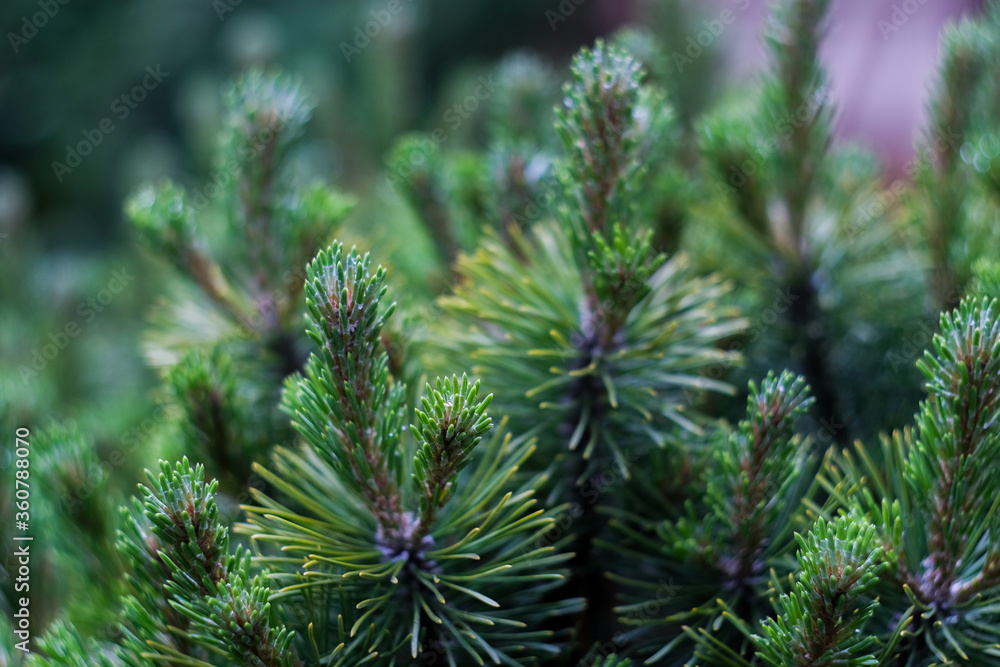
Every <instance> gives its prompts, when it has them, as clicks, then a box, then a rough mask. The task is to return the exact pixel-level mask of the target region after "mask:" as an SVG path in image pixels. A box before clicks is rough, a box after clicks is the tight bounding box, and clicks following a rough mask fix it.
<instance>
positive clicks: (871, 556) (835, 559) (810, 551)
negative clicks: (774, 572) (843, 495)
mask: <svg viewBox="0 0 1000 667" xmlns="http://www.w3.org/2000/svg"><path fill="white" fill-rule="evenodd" d="M795 539H796V541H797V542H798V544H799V551H798V553H797V554H796V557H797V559H798V563H799V572H798V574H797V575H796V577H795V578H794V580H793V581H794V583H793V584H792V590H791V592H789V593H787V594H785V593H782V594H781V595H780V596H779V597H778V598H777V600H776V601H775V610H776V611H777V612H778V616H777V618H768V619H767V620H765V621H764V623H763V630H764V634H763V635H754V636H753V641H754V644H755V645H756V646H757V648H758V650H759V653H758V655H760V657H761V658H762V659H763V660H764V661H765V662H766V663H767V664H768V665H772V667H862V666H866V665H867V666H875V665H878V664H879V663H878V660H877V659H876V658H875V656H873V655H871V648H872V647H873V645H874V644H875V637H873V636H872V635H868V634H863V630H864V626H865V624H866V623H867V622H868V621H869V620H870V619H871V617H872V616H873V615H874V613H875V611H876V609H877V607H878V601H875V600H872V601H867V602H866V601H865V595H866V593H867V592H868V591H869V590H870V589H871V588H872V587H873V586H874V585H875V584H876V583H877V581H878V575H879V572H881V571H882V570H883V569H884V568H885V567H886V565H885V563H883V562H881V560H880V559H881V549H880V548H879V547H877V546H873V545H872V542H873V541H874V540H875V527H874V526H872V525H870V524H867V523H866V522H864V521H863V520H861V519H859V518H858V517H856V516H850V515H846V516H841V517H839V518H837V519H836V520H834V521H831V522H829V523H827V522H826V521H824V520H823V519H822V518H821V519H819V520H818V521H817V522H816V524H815V525H814V526H813V527H812V530H810V531H809V533H808V534H807V535H805V536H802V535H800V534H798V533H796V534H795ZM789 580H790V581H792V577H791V576H789ZM775 586H776V588H778V590H780V587H778V582H777V581H776V582H775Z"/></svg>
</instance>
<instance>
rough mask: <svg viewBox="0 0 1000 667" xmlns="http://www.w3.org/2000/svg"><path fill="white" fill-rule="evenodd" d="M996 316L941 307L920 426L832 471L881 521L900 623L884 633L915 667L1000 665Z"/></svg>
mask: <svg viewBox="0 0 1000 667" xmlns="http://www.w3.org/2000/svg"><path fill="white" fill-rule="evenodd" d="M998 313H1000V308H998V306H997V302H996V301H995V300H992V299H988V298H967V299H965V300H963V302H962V303H961V305H960V306H959V307H958V309H957V310H955V311H953V312H952V313H945V314H942V316H941V323H940V326H941V333H940V334H938V335H936V336H935V337H934V350H933V352H930V351H928V352H925V353H924V358H923V359H922V360H921V361H920V362H919V367H920V370H921V372H922V373H923V374H924V376H925V377H926V378H927V389H928V392H929V395H928V398H927V399H926V400H925V401H924V402H923V403H921V405H920V412H919V413H918V414H917V416H916V426H915V429H914V430H909V429H907V430H906V431H902V432H900V431H896V432H894V433H893V434H892V436H891V437H890V436H883V437H882V448H881V452H872V453H871V454H869V453H868V452H866V451H865V449H864V448H863V447H861V446H860V445H859V447H858V450H857V453H856V456H855V455H853V454H850V453H846V452H845V455H844V457H843V458H842V459H841V460H840V461H839V462H838V463H837V465H836V468H833V469H831V474H832V478H833V479H834V480H838V481H839V480H841V479H842V480H843V481H839V483H837V484H836V486H832V482H831V483H830V485H829V486H830V491H831V493H832V494H833V496H834V498H836V499H837V500H838V501H839V502H840V503H842V504H844V505H845V506H857V507H861V508H863V509H865V510H866V511H867V512H868V515H869V516H870V517H871V520H872V521H873V522H874V523H875V526H876V528H877V535H878V539H879V540H880V541H881V542H882V544H883V549H884V551H885V559H886V561H887V563H888V565H889V568H888V569H887V571H886V574H885V576H884V577H882V581H881V582H880V585H879V592H880V594H881V595H882V597H883V599H884V602H883V606H884V607H888V611H890V612H892V613H894V614H895V615H896V617H897V618H902V620H901V621H900V622H899V623H898V625H897V624H896V623H895V622H890V623H887V624H884V625H883V626H882V627H881V633H880V634H881V635H882V636H883V637H884V641H885V642H886V645H887V646H888V647H890V648H891V647H895V651H896V652H897V653H898V655H899V656H900V658H899V659H900V660H904V661H907V664H925V663H926V662H927V661H933V660H935V659H936V660H939V661H942V662H946V661H948V660H957V659H961V660H963V661H964V662H965V663H968V664H972V665H988V664H993V663H994V662H995V661H996V657H997V651H998V650H997V648H996V646H997V644H998V642H1000V615H998V613H1000V612H998V609H1000V607H998V604H1000V598H998V595H1000V546H998V545H1000V542H998V540H997V535H998V534H1000V532H998V531H1000V523H998V514H997V502H998V501H997V497H998V496H997V493H996V489H997V488H998V486H1000V473H998V472H997V469H996V467H995V466H992V465H987V464H985V463H986V462H988V461H994V460H996V456H998V454H1000V452H998V451H997V450H998V447H1000V444H998V443H1000V439H998V437H997V435H996V433H995V429H994V428H993V424H994V422H995V420H996V417H997V412H998V406H997V404H996V402H997V396H998V392H997V390H998V388H1000V387H998V379H1000V373H998V365H1000V321H998ZM879 454H880V456H879V458H878V459H873V458H871V457H872V455H879ZM876 460H881V461H882V463H881V464H877V463H875V461H876ZM885 655H887V656H888V655H891V653H890V652H889V651H888V650H887V651H886V653H885Z"/></svg>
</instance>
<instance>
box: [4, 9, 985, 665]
mask: <svg viewBox="0 0 1000 667" xmlns="http://www.w3.org/2000/svg"><path fill="white" fill-rule="evenodd" d="M829 4H830V3H829V2H828V0H783V2H781V3H780V4H779V6H777V7H776V8H775V10H774V12H773V15H772V17H771V20H770V22H769V24H768V29H767V33H766V44H767V47H768V50H769V54H770V68H769V69H768V71H767V72H766V74H765V75H764V76H763V77H762V79H761V80H760V81H759V82H758V83H757V85H756V86H755V87H753V88H752V89H751V90H750V91H749V93H747V94H745V95H743V96H742V98H741V99H740V100H738V101H737V102H734V103H729V102H725V103H723V104H721V105H719V106H718V107H716V108H714V109H711V110H709V111H708V113H706V114H705V115H704V116H703V117H702V118H700V119H695V118H694V117H693V113H692V110H691V107H690V100H683V101H679V102H680V104H679V105H678V106H679V107H683V108H684V109H685V117H684V118H682V119H679V118H678V117H677V116H676V115H675V112H674V105H675V103H677V102H678V101H676V100H672V99H671V97H670V94H668V93H667V92H666V91H667V90H669V91H677V90H680V87H679V85H680V84H679V83H678V82H676V81H674V82H669V81H665V80H666V79H669V77H670V74H669V71H670V69H669V68H667V67H664V65H663V63H664V62H667V61H669V56H667V55H666V53H667V50H668V46H669V45H660V44H657V43H656V41H655V39H654V37H652V36H651V34H650V33H648V32H638V31H635V30H630V31H626V32H624V33H622V34H620V35H618V36H616V37H615V38H614V39H612V40H609V41H608V42H603V41H598V42H597V43H595V45H594V46H593V48H585V49H583V50H581V51H580V52H579V53H578V54H577V55H576V57H575V58H574V59H573V61H572V63H571V65H570V70H569V75H568V81H567V83H566V84H565V86H564V88H563V90H562V95H561V97H559V96H555V97H553V96H552V94H551V92H550V91H551V90H552V86H551V82H552V81H553V80H554V79H555V77H557V76H558V75H557V74H556V73H555V70H554V69H552V68H550V67H548V66H547V65H544V64H543V63H541V61H540V60H539V59H538V58H537V57H535V56H531V55H528V54H517V55H515V56H512V57H510V58H508V59H506V60H505V61H503V62H502V63H501V65H500V67H499V70H498V72H497V74H498V78H499V80H500V81H501V82H502V84H501V85H500V86H499V87H498V90H497V93H496V95H495V96H494V97H493V98H492V99H491V100H490V111H489V114H488V116H487V122H486V123H485V125H484V128H485V130H486V132H485V137H486V143H485V145H484V146H482V147H480V149H478V150H465V149H464V148H463V149H461V150H456V149H454V148H452V146H453V145H454V142H452V143H449V144H444V143H442V142H441V141H440V140H439V139H436V138H435V136H434V134H433V133H431V134H420V133H415V134H410V135H408V136H405V137H402V138H401V139H400V140H399V141H398V142H397V144H396V145H395V147H394V148H393V149H392V150H391V151H390V152H389V154H388V156H387V165H388V171H387V173H386V177H387V179H388V180H389V184H390V186H391V188H392V190H394V191H395V193H396V195H397V196H398V198H397V199H396V200H394V203H393V204H391V206H397V209H393V210H398V206H399V205H400V204H405V205H406V206H408V207H410V209H411V211H410V213H411V214H412V218H413V219H415V220H417V221H418V222H419V223H420V224H422V225H423V227H424V229H425V231H426V233H427V234H426V235H427V238H428V239H429V240H430V244H429V245H428V250H429V252H428V253H427V256H426V257H424V256H416V255H419V252H418V251H416V250H413V249H409V248H406V247H403V246H402V245H396V246H395V247H387V248H385V249H384V250H385V255H386V256H388V257H386V260H385V261H386V263H388V264H389V265H390V266H391V267H392V270H388V269H386V268H384V267H383V266H381V265H378V264H377V263H376V262H375V261H373V259H372V256H371V255H369V254H366V253H364V252H361V251H359V250H357V249H356V248H355V249H350V250H348V249H347V246H345V244H344V243H343V242H342V241H334V242H332V244H330V241H331V235H332V234H333V233H334V232H336V233H337V235H338V236H339V237H340V238H353V237H354V236H355V231H356V230H352V229H350V227H349V226H342V225H341V223H342V221H343V219H344V218H345V216H346V215H347V213H348V211H349V209H350V208H351V200H350V198H348V197H346V196H344V195H341V194H339V193H337V192H336V191H335V190H333V189H331V188H329V187H328V186H326V185H322V184H311V183H309V182H308V179H307V178H306V177H304V176H303V175H302V174H301V173H300V172H299V171H298V169H297V167H296V164H295V159H294V157H295V156H294V146H295V140H296V139H297V138H298V137H299V136H300V134H301V132H302V130H303V126H304V124H305V122H306V120H307V119H308V116H309V112H310V109H311V106H310V104H309V103H308V101H307V98H306V97H305V96H304V95H303V93H302V92H301V90H300V89H299V86H298V85H297V84H296V83H295V82H294V81H293V80H291V79H289V78H288V77H286V76H284V75H280V74H277V73H273V72H272V73H265V72H250V73H247V74H246V75H244V76H243V77H241V78H240V79H238V80H237V81H236V83H235V84H234V85H233V86H232V87H231V90H230V91H229V94H228V98H227V99H228V105H229V106H228V109H229V110H228V112H227V116H226V121H225V125H224V130H223V133H222V135H223V138H222V141H221V146H220V152H219V156H220V158H219V160H220V161H219V165H220V169H219V170H217V171H216V172H215V180H214V182H213V183H212V185H213V186H214V188H209V187H207V186H206V187H202V188H194V189H186V188H183V187H181V186H179V185H177V184H174V183H163V184H161V185H159V186H156V187H146V188H143V189H141V190H140V191H138V192H137V193H136V194H135V195H134V196H132V197H131V198H130V199H129V201H128V203H127V205H126V211H127V213H128V216H129V217H130V219H131V220H132V221H133V223H134V224H135V225H136V228H137V229H138V230H139V232H140V234H141V236H142V237H143V238H144V239H146V241H147V242H148V246H149V247H150V249H151V250H153V251H154V253H156V254H158V255H160V256H161V257H162V258H164V259H166V260H168V261H169V263H171V264H172V265H173V267H174V268H175V269H176V270H177V274H178V276H179V277H182V278H183V282H180V283H178V285H177V286H175V287H173V288H172V289H173V290H174V291H173V292H172V293H171V295H170V298H169V299H167V300H166V301H164V307H163V308H161V309H160V310H159V311H158V313H157V314H156V315H155V317H154V327H153V331H152V333H151V335H150V337H149V343H148V353H149V357H150V360H151V361H152V362H153V363H154V364H155V365H157V366H159V367H161V368H162V369H163V376H162V379H163V383H162V388H161V389H160V397H161V399H162V401H163V403H164V404H165V405H167V406H168V407H169V414H170V415H171V419H170V424H169V425H168V426H167V427H165V428H164V429H163V431H162V432H161V433H160V434H159V435H158V437H157V441H158V442H159V443H161V444H162V443H164V442H169V443H172V444H170V445H169V446H166V445H164V446H161V447H160V449H159V451H153V452H151V454H154V455H155V454H160V455H161V456H163V457H164V460H161V461H160V464H159V472H158V473H156V474H154V473H151V472H148V473H147V478H148V482H147V483H145V484H142V485H140V487H139V490H138V495H137V497H135V498H133V499H132V501H131V503H126V504H125V505H124V506H123V507H121V508H120V512H119V518H118V521H117V523H115V521H114V520H113V517H112V513H111V512H110V511H109V510H110V508H111V507H112V506H114V505H116V504H118V503H119V499H118V498H117V497H116V496H115V494H114V493H113V491H112V490H111V489H109V488H108V487H106V486H100V487H98V488H97V489H95V491H96V492H95V493H91V494H87V496H86V497H83V496H82V494H81V493H80V492H79V490H80V489H81V488H83V487H84V485H88V484H90V481H89V476H90V475H91V470H92V469H93V468H94V467H95V466H97V467H98V468H99V467H100V466H99V464H98V461H99V459H98V457H97V456H96V451H97V449H96V447H95V444H94V443H93V442H92V440H91V439H90V438H89V436H88V435H87V434H86V433H84V432H83V431H82V430H81V429H80V428H78V427H75V426H72V425H58V424H54V425H52V426H50V427H49V428H47V429H45V430H44V431H43V432H41V433H39V434H38V438H36V439H35V441H34V444H33V446H35V447H36V448H37V451H38V452H39V456H38V457H36V458H35V459H33V463H32V465H33V466H35V468H33V471H34V473H36V474H37V478H38V481H39V487H40V489H41V492H40V493H41V498H43V499H44V500H43V501H42V503H40V507H39V509H38V514H37V518H38V521H39V525H40V526H44V528H45V530H46V534H48V535H51V536H52V537H51V540H50V543H49V545H48V546H47V547H46V548H45V549H46V550H45V551H44V552H42V551H41V550H39V552H38V553H44V559H45V560H44V562H45V565H44V566H45V568H46V570H45V571H46V573H49V572H52V573H55V572H59V573H62V574H63V575H64V576H66V575H69V576H70V577H72V580H70V581H69V582H68V583H67V584H66V588H65V590H66V592H67V595H68V596H69V597H71V598H72V602H71V603H70V604H69V605H67V608H66V609H64V610H62V613H58V612H57V610H56V607H57V606H58V605H57V604H56V603H55V601H52V600H46V601H45V605H46V607H45V608H46V612H45V613H46V614H48V616H49V617H50V618H46V621H48V620H52V621H53V622H52V623H51V624H49V626H48V630H47V631H46V632H45V633H44V635H41V636H39V637H38V638H37V646H38V648H39V649H40V651H39V652H38V653H37V654H35V655H32V656H30V657H29V658H28V659H27V664H29V665H39V666H41V665H74V666H76V665H81V666H82V665H94V664H96V665H105V666H109V667H111V666H119V665H126V666H129V667H138V666H140V665H148V664H176V665H192V666H194V665H200V666H205V665H217V666H220V667H221V666H228V665H259V666H272V665H273V666H279V665H280V666H287V667H297V666H298V665H340V666H344V667H348V666H353V665H357V664H370V665H386V666H389V665H433V664H449V665H466V664H504V665H512V666H518V665H553V666H554V665H597V666H598V667H627V666H629V665H634V664H640V663H641V664H650V665H677V666H678V667H679V666H681V665H699V666H701V667H714V666H717V665H718V666H723V665H725V666H727V667H734V666H738V667H757V666H760V665H769V666H771V667H820V666H822V667H834V666H842V667H861V666H865V667H900V666H905V667H931V666H935V665H971V666H977V667H978V666H980V665H982V666H986V665H992V664H994V663H995V662H996V660H997V659H998V657H1000V648H998V647H1000V546H998V545H1000V519H998V517H1000V512H998V505H1000V500H998V499H997V489H998V488H1000V468H998V467H997V466H996V465H994V463H995V462H996V460H997V459H998V457H1000V437H997V435H996V420H997V418H998V415H1000V405H998V404H997V402H998V401H1000V398H998V397H1000V386H998V384H1000V302H998V301H997V299H998V298H1000V268H998V267H1000V263H998V260H997V257H996V255H995V253H994V252H993V250H992V247H993V245H995V244H992V240H993V232H992V229H993V228H994V227H996V225H995V222H996V203H997V201H996V196H997V194H998V189H997V182H998V181H997V178H996V171H995V170H994V169H993V164H994V162H995V160H997V159H1000V143H997V141H996V132H995V128H994V127H993V126H994V125H995V118H996V113H995V112H996V107H997V104H998V101H1000V96H998V94H997V91H998V87H997V86H998V84H997V79H996V77H995V76H993V75H994V74H995V72H994V71H993V70H994V69H995V67H996V65H995V63H996V62H998V61H997V59H996V56H997V54H998V53H1000V4H997V3H991V6H990V7H989V9H988V10H987V12H986V13H985V15H984V16H982V17H980V18H978V19H976V20H975V21H972V20H966V21H963V22H961V23H960V24H958V25H957V26H955V27H953V28H951V29H949V31H948V32H947V34H946V35H945V38H944V40H943V46H944V48H943V65H942V69H941V73H940V76H939V82H938V85H937V89H936V92H935V94H934V97H933V101H932V103H931V106H930V112H931V113H930V116H931V121H930V128H931V129H930V130H928V131H927V132H926V133H925V134H924V136H923V137H922V138H921V139H920V141H919V142H918V143H919V146H920V147H921V155H922V158H921V159H920V160H919V161H918V164H917V167H916V168H915V169H914V170H913V174H912V175H913V182H912V184H911V185H909V186H906V187H905V188H904V190H905V191H903V192H901V193H897V192H896V190H894V189H893V188H892V187H890V188H889V189H888V192H891V193H892V194H893V195H894V197H896V198H897V199H898V202H899V205H898V206H897V205H886V203H885V200H884V197H885V192H886V191H883V192H882V193H879V188H878V184H877V165H876V164H875V162H874V160H873V159H872V158H871V157H870V156H869V155H867V154H866V153H865V152H864V151H862V150H861V149H858V148H853V147H838V146H835V145H834V144H833V141H832V129H831V128H832V123H833V121H832V119H833V115H834V110H833V108H832V106H831V105H830V103H829V100H828V99H827V82H826V75H825V73H824V72H823V69H822V67H821V65H820V61H819V57H818V53H819V46H820V43H821V39H822V36H823V33H824V25H825V20H826V18H825V17H826V14H827V11H828V9H829V7H828V6H829ZM647 71H648V72H649V73H648V74H647ZM553 105H554V110H553V111H552V113H550V112H549V109H550V108H552V107H553ZM941 128H944V129H945V131H947V132H950V133H954V134H956V135H957V136H958V137H959V138H960V140H961V144H960V146H959V145H958V144H957V143H956V144H951V143H949V142H948V141H945V144H944V145H939V144H938V138H939V134H940V131H941ZM948 136H949V137H950V136H951V134H949V135H948ZM956 141H957V140H956ZM931 153H933V155H932V154H931ZM734 179H735V180H734ZM873 203H877V204H878V206H873ZM387 224H388V225H389V227H387V228H386V229H391V228H392V225H395V224H404V223H400V222H399V221H389V222H388V223H387ZM368 240H370V239H368ZM372 254H373V255H377V256H379V257H380V258H381V257H382V256H383V255H382V251H381V250H380V249H378V248H376V249H375V250H374V251H373V253H372ZM310 258H312V259H311V261H308V260H309V259H310ZM403 266H405V267H407V268H406V269H404V270H397V268H399V267H403ZM420 267H428V268H429V269H430V270H429V271H428V272H427V278H426V280H425V281H424V282H423V283H422V284H419V285H417V284H415V283H414V276H415V275H416V274H418V273H419V272H420V270H422V269H421V268H420ZM397 281H398V282H397ZM390 283H393V285H396V284H398V285H399V287H396V288H395V289H392V291H391V294H392V295H393V297H396V298H399V300H400V301H401V302H402V304H401V307H400V311H401V312H400V313H397V312H396V309H397V306H396V303H395V302H394V300H393V298H390ZM397 290H398V291H397ZM428 295H431V296H433V302H429V301H428V300H427V299H426V298H425V297H427V296H428ZM963 295H964V296H963ZM776 299H777V300H776ZM782 305H783V307H782ZM931 314H932V315H933V317H934V319H935V320H937V332H936V333H933V332H932V333H933V336H930V335H928V336H927V338H928V340H926V341H925V342H926V343H929V345H930V347H931V349H929V350H927V351H925V352H924V354H923V357H922V358H919V359H916V358H915V357H917V356H918V355H917V352H916V351H917V350H918V349H920V348H923V347H926V345H924V343H919V342H917V338H916V336H914V335H913V332H914V331H915V330H917V329H918V325H919V323H920V322H921V321H923V320H924V319H925V318H927V317H929V316H930V315H931ZM400 315H402V317H401V316H400ZM933 326H934V324H933V323H932V324H930V325H929V327H933ZM303 328H305V335H302V331H300V330H301V329H303ZM928 330H929V329H928ZM900 341H904V342H905V345H906V346H909V347H912V348H913V350H912V354H911V353H910V352H908V351H906V349H905V347H900ZM776 369H785V370H781V371H778V370H776ZM911 371H912V375H911ZM921 375H922V377H923V379H924V383H923V384H921V382H919V381H918V376H921ZM431 378H436V379H433V380H431ZM738 386H739V387H743V386H745V387H747V392H746V395H745V396H744V394H743V392H742V391H738V390H737V389H736V387H738ZM421 387H422V388H423V389H422V390H421ZM924 390H926V392H924ZM920 395H923V396H924V399H923V401H922V402H919V405H917V403H918V399H917V397H918V396H920ZM732 396H736V397H737V398H736V399H730V398H729V397H732ZM736 401H742V402H743V405H744V409H743V411H742V413H740V414H737V413H736V411H735V410H734V409H733V406H734V404H735V402H736ZM914 407H917V410H918V412H917V414H916V416H915V418H914V421H913V423H912V424H910V425H908V426H904V425H903V419H904V418H905V417H904V415H905V414H906V411H907V410H912V409H913V408H914ZM732 422H736V423H735V424H734V423H732ZM890 428H892V429H895V430H891V431H888V432H887V431H886V429H890ZM173 441H176V442H173ZM852 441H853V446H846V445H847V443H849V442H852ZM192 462H194V463H192ZM4 479H5V480H6V478H4ZM101 479H102V480H103V479H104V478H103V477H102V478H101ZM252 479H259V480H261V481H262V482H263V483H264V484H263V485H262V486H263V488H256V487H257V486H258V485H252V484H251V485H249V486H251V488H250V489H249V490H247V489H246V487H247V486H248V481H249V480H252ZM4 483H5V484H6V481H5V482H4ZM6 490H7V489H6V487H4V488H2V489H0V491H3V492H6ZM9 496H10V494H6V495H4V496H3V499H0V503H3V502H6V500H5V499H6V498H7V497H9ZM234 497H236V498H237V503H239V508H238V511H237V508H236V507H235V506H234V505H235V503H234V502H233V498H234ZM53 499H58V500H61V501H63V502H61V503H57V502H53ZM238 515H239V520H238V522H237V523H235V525H234V521H237V516H238ZM116 528H117V531H116V530H115V529H116ZM8 584H9V581H8V582H7V583H5V588H4V598H3V599H4V600H5V601H8V603H9V600H10V599H12V597H11V596H12V595H13V593H12V592H11V591H9V590H7V589H8V588H9V585H8ZM50 610H51V611H50ZM102 626H103V627H104V628H106V630H105V631H103V632H102V631H100V630H99V628H101V627H102ZM14 644H15V641H14V635H13V633H12V628H10V627H8V626H7V625H6V624H4V625H2V626H0V661H3V662H4V664H8V663H9V664H20V663H21V661H22V656H21V655H20V652H19V651H17V650H16V649H15V648H14Z"/></svg>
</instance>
